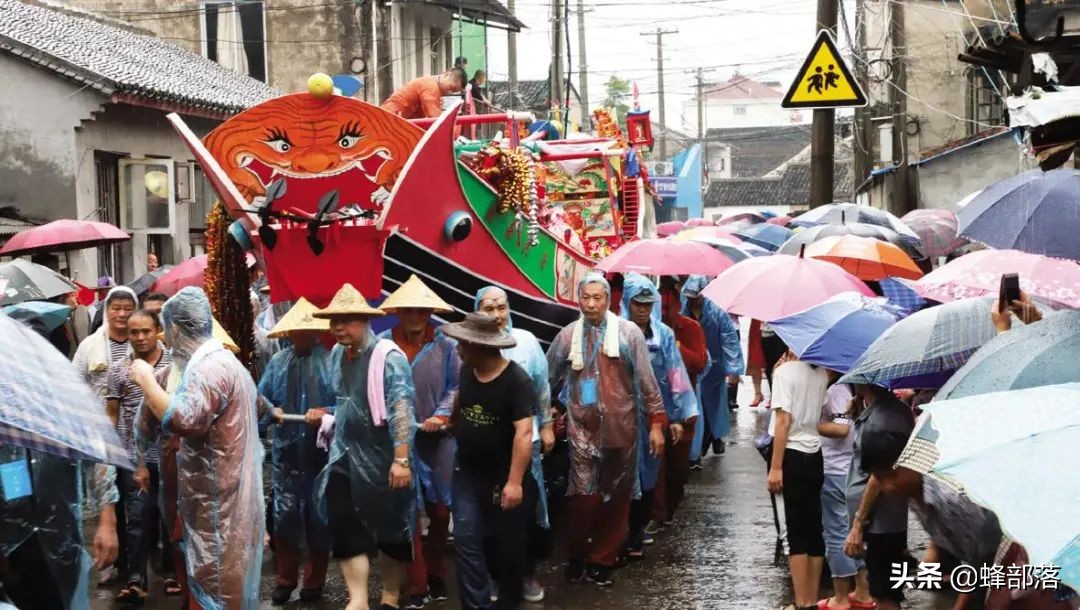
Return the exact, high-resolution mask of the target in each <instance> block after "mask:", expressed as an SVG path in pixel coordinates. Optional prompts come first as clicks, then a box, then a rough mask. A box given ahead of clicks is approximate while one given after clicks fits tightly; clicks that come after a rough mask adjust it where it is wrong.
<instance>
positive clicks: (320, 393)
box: [259, 297, 334, 604]
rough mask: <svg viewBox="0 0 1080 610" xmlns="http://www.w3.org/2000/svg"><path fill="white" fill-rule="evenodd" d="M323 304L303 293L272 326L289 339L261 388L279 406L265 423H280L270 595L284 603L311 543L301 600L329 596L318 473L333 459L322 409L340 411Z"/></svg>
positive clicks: (327, 538)
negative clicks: (323, 445)
mask: <svg viewBox="0 0 1080 610" xmlns="http://www.w3.org/2000/svg"><path fill="white" fill-rule="evenodd" d="M316 311H318V309H317V308H316V307H315V306H314V305H312V304H311V303H310V302H308V300H307V299H305V298H303V297H301V298H300V300H299V301H297V302H296V304H295V305H293V307H292V308H291V309H290V310H289V312H288V313H287V314H285V316H284V317H282V318H281V320H280V321H279V322H278V323H277V324H276V325H274V327H273V328H272V329H271V331H270V333H269V335H268V336H269V337H270V338H272V339H287V340H288V341H283V342H282V343H283V344H284V347H283V348H282V349H281V351H279V352H277V353H276V354H274V356H273V357H272V358H271V359H270V361H269V363H267V366H266V370H265V371H263V376H262V379H261V380H260V381H259V394H260V395H262V396H263V397H264V398H265V399H266V400H267V401H268V402H269V403H270V404H271V405H272V406H273V408H272V409H270V410H269V411H267V413H266V416H264V418H263V419H264V423H265V424H269V423H271V422H275V421H276V422H278V423H279V424H280V425H277V426H274V427H273V437H274V442H273V449H272V453H271V460H272V466H271V469H270V485H271V489H272V490H273V496H272V497H273V501H272V503H271V510H272V511H273V518H272V520H271V523H272V524H273V526H272V527H273V532H272V537H273V540H274V557H275V559H276V567H277V570H276V576H277V580H276V583H275V587H274V590H273V592H272V593H271V595H270V597H271V600H272V601H273V602H274V603H275V604H284V603H285V602H287V601H288V600H289V597H290V596H291V595H292V592H293V589H295V588H296V585H297V573H298V571H299V570H300V554H301V552H302V549H306V550H307V562H306V563H305V564H304V581H303V584H302V586H301V588H300V599H301V601H314V600H316V599H319V597H321V596H322V588H323V584H324V582H325V581H326V568H327V565H328V564H329V562H330V534H329V532H327V530H326V524H324V523H323V522H322V520H321V519H319V518H318V516H317V515H316V511H315V509H314V506H313V505H312V502H313V498H314V489H315V477H316V475H318V474H319V472H321V471H322V469H323V468H324V467H325V466H326V452H325V451H323V450H322V449H320V448H318V447H316V441H317V440H318V435H319V426H320V425H321V424H322V416H323V415H325V414H327V413H329V412H330V411H332V410H333V405H334V389H333V384H332V380H331V376H330V352H329V350H327V349H326V348H324V347H323V346H321V345H319V336H320V335H323V334H325V333H327V332H328V331H329V330H330V324H329V323H327V321H326V320H320V319H318V318H315V317H314V315H313V314H314V313H315V312H316ZM284 415H303V416H305V417H306V421H305V422H289V423H284V422H282V421H281V418H282V416H284Z"/></svg>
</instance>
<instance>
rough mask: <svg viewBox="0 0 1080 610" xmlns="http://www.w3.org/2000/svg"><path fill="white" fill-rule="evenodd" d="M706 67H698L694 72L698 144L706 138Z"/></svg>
mask: <svg viewBox="0 0 1080 610" xmlns="http://www.w3.org/2000/svg"><path fill="white" fill-rule="evenodd" d="M704 72H705V70H704V68H698V69H697V70H694V74H695V75H696V76H697V84H696V85H695V88H696V89H697V139H698V144H701V143H702V142H703V141H704V140H705V77H704V76H702V74H704Z"/></svg>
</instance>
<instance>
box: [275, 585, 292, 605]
mask: <svg viewBox="0 0 1080 610" xmlns="http://www.w3.org/2000/svg"><path fill="white" fill-rule="evenodd" d="M295 588H296V587H295V586H289V585H278V586H276V587H274V590H273V591H271V592H270V601H271V602H273V604H274V605H275V606H284V605H285V604H287V603H288V602H289V598H290V597H292V592H293V589H295Z"/></svg>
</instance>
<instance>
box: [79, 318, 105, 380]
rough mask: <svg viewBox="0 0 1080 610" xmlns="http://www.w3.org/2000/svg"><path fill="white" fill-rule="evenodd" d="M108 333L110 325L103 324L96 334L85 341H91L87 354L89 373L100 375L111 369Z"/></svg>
mask: <svg viewBox="0 0 1080 610" xmlns="http://www.w3.org/2000/svg"><path fill="white" fill-rule="evenodd" d="M107 332H109V329H108V325H107V324H102V325H101V326H99V327H98V329H97V330H96V331H94V334H92V335H90V336H89V337H87V338H86V339H85V341H89V345H88V346H87V347H88V350H87V353H86V372H87V373H91V374H92V373H100V372H102V371H104V370H107V369H108V368H109V336H108V335H107V334H106V333H107ZM81 372H82V371H80V373H81Z"/></svg>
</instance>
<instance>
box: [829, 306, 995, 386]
mask: <svg viewBox="0 0 1080 610" xmlns="http://www.w3.org/2000/svg"><path fill="white" fill-rule="evenodd" d="M992 302H993V299H967V300H964V301H956V302H954V303H946V304H944V305H941V306H940V307H931V308H930V309H924V310H922V311H918V312H915V313H913V314H911V316H909V317H907V318H904V319H903V320H900V321H899V322H897V323H896V325H895V326H893V327H892V328H890V329H889V330H887V331H885V332H884V333H883V334H882V335H881V336H880V337H878V338H877V340H876V341H874V343H873V344H871V345H870V347H869V348H867V350H866V352H865V353H864V354H863V355H862V357H861V358H859V361H858V362H856V363H855V364H854V365H853V366H852V367H851V370H850V371H849V372H848V374H847V375H845V376H844V377H842V378H841V379H840V381H842V382H843V383H871V384H876V385H881V386H887V387H891V388H939V387H941V386H942V385H943V384H944V383H945V381H946V380H947V379H948V378H949V377H950V376H951V375H952V374H953V372H954V371H956V370H957V369H959V368H960V367H961V366H963V365H964V363H965V362H967V361H968V358H970V357H971V355H972V354H974V353H975V350H977V349H979V348H980V347H982V346H983V345H984V344H986V342H987V341H989V340H990V339H993V338H994V336H995V335H997V330H996V329H995V328H994V323H993V321H992V320H991V319H990V305H991V303H992Z"/></svg>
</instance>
